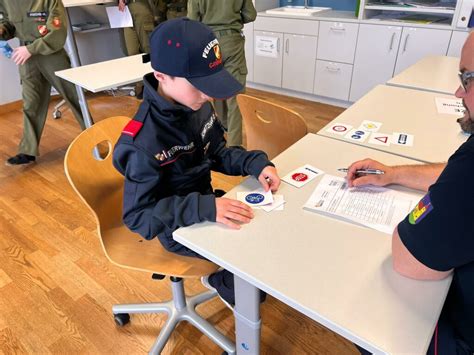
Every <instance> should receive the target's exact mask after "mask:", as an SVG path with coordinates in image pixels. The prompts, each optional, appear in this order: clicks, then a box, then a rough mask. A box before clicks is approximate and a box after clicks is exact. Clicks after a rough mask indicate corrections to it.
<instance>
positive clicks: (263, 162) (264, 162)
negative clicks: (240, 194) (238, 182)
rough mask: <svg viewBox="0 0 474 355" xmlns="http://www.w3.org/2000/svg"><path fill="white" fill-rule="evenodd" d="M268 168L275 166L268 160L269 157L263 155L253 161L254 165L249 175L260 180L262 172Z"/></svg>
mask: <svg viewBox="0 0 474 355" xmlns="http://www.w3.org/2000/svg"><path fill="white" fill-rule="evenodd" d="M267 166H273V167H274V166H275V165H274V164H273V163H272V162H271V161H269V160H268V159H267V156H266V155H265V154H263V153H262V154H261V155H259V156H258V157H257V158H255V160H254V161H252V164H251V165H250V167H249V173H250V175H252V176H255V177H256V178H257V179H258V177H259V176H260V173H261V172H262V170H263V169H265V168H266V167H267Z"/></svg>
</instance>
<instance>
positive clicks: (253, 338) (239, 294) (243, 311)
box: [234, 275, 261, 355]
mask: <svg viewBox="0 0 474 355" xmlns="http://www.w3.org/2000/svg"><path fill="white" fill-rule="evenodd" d="M234 287H235V309H234V316H235V333H236V344H235V345H236V348H237V354H245V355H248V354H252V355H254V354H255V355H258V354H259V353H260V327H261V320H260V290H259V289H258V288H256V287H255V286H253V285H252V284H250V283H248V282H247V281H244V280H243V279H241V278H240V277H238V276H235V275H234Z"/></svg>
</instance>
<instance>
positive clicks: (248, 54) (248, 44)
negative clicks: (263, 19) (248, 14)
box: [243, 22, 253, 81]
mask: <svg viewBox="0 0 474 355" xmlns="http://www.w3.org/2000/svg"><path fill="white" fill-rule="evenodd" d="M243 32H244V36H245V61H246V62H247V70H248V74H247V81H253V23H252V22H251V23H247V24H246V25H245V26H244V31H243Z"/></svg>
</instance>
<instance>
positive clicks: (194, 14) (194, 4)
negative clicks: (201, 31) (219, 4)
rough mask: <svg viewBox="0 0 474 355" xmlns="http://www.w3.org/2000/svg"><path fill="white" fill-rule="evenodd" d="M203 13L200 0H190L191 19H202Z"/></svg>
mask: <svg viewBox="0 0 474 355" xmlns="http://www.w3.org/2000/svg"><path fill="white" fill-rule="evenodd" d="M219 1H223V0H219ZM201 15H202V14H201V10H200V6H199V0H188V18H190V19H191V20H196V21H201Z"/></svg>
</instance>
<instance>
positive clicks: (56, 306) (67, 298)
mask: <svg viewBox="0 0 474 355" xmlns="http://www.w3.org/2000/svg"><path fill="white" fill-rule="evenodd" d="M248 92H249V93H251V94H255V95H258V96H260V97H265V98H267V99H270V100H274V101H276V102H279V103H283V104H285V105H287V106H289V107H291V108H293V109H295V110H296V111H298V112H300V113H302V114H303V116H304V117H305V118H306V119H307V120H308V123H309V125H310V130H311V131H313V132H314V131H316V130H317V129H318V128H319V127H321V126H322V125H323V124H325V123H326V122H328V120H331V119H332V118H334V117H335V116H336V115H337V114H339V113H340V112H341V111H342V109H339V108H335V107H331V106H327V105H321V104H316V103H311V102H308V101H303V100H297V99H292V98H285V97H283V96H278V95H268V94H266V93H263V92H257V91H255V90H249V91H248ZM89 105H90V109H91V112H92V115H93V117H94V118H95V119H96V120H101V119H103V118H105V117H109V116H114V115H128V116H132V115H133V114H134V112H135V110H136V108H137V106H138V101H137V100H135V99H134V98H130V97H109V96H105V95H98V96H93V97H91V98H90V100H89ZM50 107H51V108H52V105H51V106H50ZM50 117H51V112H50V115H49V116H48V120H47V124H46V126H45V130H44V134H43V138H42V141H41V156H40V157H39V159H38V161H37V163H35V164H31V165H29V166H26V167H8V166H5V165H4V164H3V162H4V161H5V159H6V158H7V157H9V156H11V155H13V154H15V153H16V148H17V144H18V142H19V139H20V137H21V129H22V114H21V110H14V111H11V112H8V113H4V114H2V115H0V127H1V128H0V142H1V143H0V160H1V164H0V354H25V353H30V354H50V353H52V354H144V353H146V352H147V350H148V349H149V348H150V346H151V344H152V343H153V342H154V339H155V337H156V335H157V334H158V333H159V331H160V329H161V326H162V325H163V322H164V319H165V316H164V315H137V316H132V321H131V323H130V324H128V325H127V326H125V327H123V328H117V327H116V326H115V324H114V321H113V317H112V315H111V307H112V305H113V304H116V303H140V302H158V301H163V300H166V299H168V298H169V297H170V296H171V292H170V289H169V282H168V281H153V280H152V279H151V277H150V275H146V274H145V273H142V272H137V271H131V270H125V269H121V268H118V267H116V266H114V265H112V264H111V263H110V262H109V261H108V260H107V259H106V258H105V256H104V255H103V254H102V250H101V247H100V245H99V241H98V237H97V235H96V232H95V228H96V226H95V224H94V221H93V219H92V216H91V215H90V213H89V211H88V210H87V209H86V207H85V206H84V205H83V204H82V203H81V202H80V201H79V199H78V197H77V196H76V195H75V193H74V192H73V191H72V189H71V187H70V186H69V184H68V182H67V180H66V177H65V175H64V171H63V159H64V154H65V151H66V149H67V147H68V144H69V143H70V142H71V141H72V139H73V138H74V137H75V136H76V135H77V134H78V133H79V132H80V130H79V127H78V125H77V123H76V122H75V121H74V119H73V117H72V115H71V113H70V111H69V110H67V109H64V110H63V118H62V119H60V120H53V119H51V118H50ZM214 181H215V183H216V187H220V188H224V189H230V188H231V187H232V186H234V185H235V184H237V183H238V182H239V181H240V179H238V178H224V177H222V176H217V175H216V176H215V179H214ZM308 282H311V280H308ZM186 290H187V293H188V294H193V293H197V292H200V291H202V290H203V287H202V286H201V285H200V282H199V281H197V280H196V281H193V280H191V281H189V282H187V284H186ZM261 309H262V322H263V326H262V353H263V354H356V353H357V352H356V350H355V348H354V346H353V345H352V344H351V343H350V342H348V341H346V340H344V339H342V338H341V337H339V336H337V335H336V334H334V333H332V332H330V331H328V330H326V329H325V328H324V327H322V326H320V325H319V324H317V323H316V322H314V321H312V320H310V319H308V318H307V317H305V316H303V315H302V314H300V313H299V312H297V311H295V310H293V309H291V308H290V307H288V306H286V305H285V304H283V303H281V302H280V301H278V300H276V299H274V298H272V297H269V299H268V300H267V302H266V303H265V304H264V305H262V308H261ZM198 311H199V312H200V313H201V314H202V315H204V316H205V317H206V318H208V319H209V321H210V322H211V323H213V324H215V325H216V326H217V327H218V328H219V329H220V330H221V331H222V332H224V333H225V334H226V335H227V336H229V337H230V338H233V332H234V319H233V316H232V313H231V312H230V311H229V310H228V309H227V308H226V307H225V306H224V305H223V304H222V303H221V302H220V301H219V300H218V299H213V300H211V301H209V302H208V303H206V304H204V305H201V306H199V307H198ZM164 353H165V354H220V353H221V351H220V349H219V348H218V347H217V346H216V345H214V343H212V342H211V341H210V340H209V339H207V338H206V337H204V336H203V335H202V334H201V333H200V332H199V331H197V330H196V329H195V328H193V327H192V326H190V325H189V324H185V323H184V324H180V325H179V326H178V327H177V329H176V330H175V331H174V333H173V335H172V337H171V340H170V341H169V343H168V345H167V347H166V349H165V351H164Z"/></svg>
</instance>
